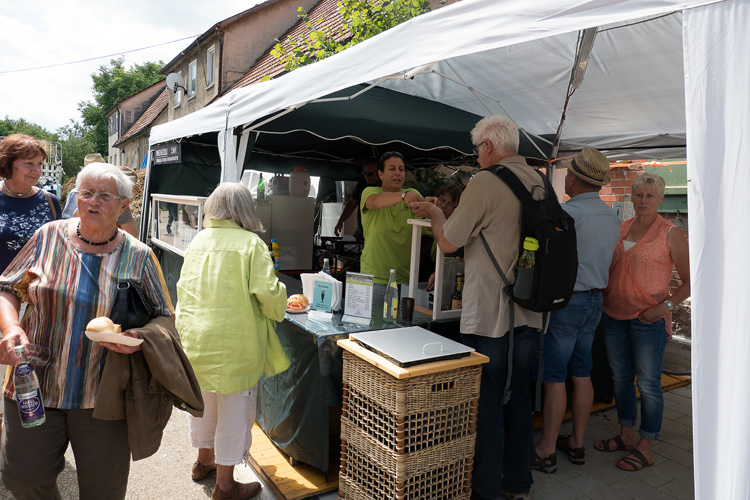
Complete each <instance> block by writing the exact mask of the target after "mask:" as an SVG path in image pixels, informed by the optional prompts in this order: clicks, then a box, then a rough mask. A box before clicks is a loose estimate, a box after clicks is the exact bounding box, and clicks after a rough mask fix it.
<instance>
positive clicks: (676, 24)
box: [144, 0, 750, 498]
mask: <svg viewBox="0 0 750 500" xmlns="http://www.w3.org/2000/svg"><path fill="white" fill-rule="evenodd" d="M748 20H750V4H749V3H748V2H747V0H724V1H721V0H683V1H677V0H658V1H657V0H627V1H626V0H617V1H606V0H593V1H589V2H584V3H581V2H578V1H574V0H543V1H539V2H536V3H535V4H534V8H533V9H529V8H528V6H527V5H526V4H522V3H517V2H497V1H495V0H465V1H463V2H458V3H456V4H453V5H451V6H448V7H445V8H442V9H439V10H438V11H435V12H433V13H430V14H427V15H424V16H420V17H418V18H415V19H412V20H411V21H409V22H406V23H404V24H402V25H400V26H397V27H396V28H393V29H391V30H388V31H387V32H385V33H383V34H381V35H379V36H377V37H374V38H372V39H370V40H367V41H365V42H363V43H361V44H360V45H357V46H355V47H353V48H351V49H349V50H346V51H343V52H341V53H340V54H337V55H335V56H333V57H331V58H329V59H327V60H324V61H322V62H320V63H316V64H314V65H311V66H308V67H305V68H301V69H299V70H296V71H294V72H293V73H290V74H289V75H286V76H283V77H281V78H279V79H277V80H272V81H268V82H263V83H260V84H257V85H253V86H251V87H247V88H243V89H238V90H236V91H234V92H232V93H231V94H229V95H227V96H225V97H224V98H222V99H220V100H219V101H218V102H217V103H216V105H217V106H213V105H212V106H209V107H207V108H205V109H204V110H201V111H198V112H196V113H193V114H192V115H189V116H186V117H184V118H182V119H180V120H176V121H174V122H170V123H167V124H164V125H160V126H158V127H155V128H154V129H153V130H152V134H151V138H150V142H151V144H154V145H156V144H160V143H163V142H165V141H170V140H177V139H181V138H185V137H189V136H192V137H198V136H200V135H202V134H212V135H213V137H212V139H213V143H212V144H213V146H214V148H215V149H216V150H218V155H219V157H220V158H221V160H222V161H221V165H220V169H221V176H220V178H221V179H229V180H236V179H238V178H239V174H240V171H239V170H241V167H242V166H243V165H244V162H245V158H246V156H247V152H248V146H249V145H250V144H251V142H252V140H254V137H255V136H256V135H257V134H254V132H256V129H258V128H259V127H261V126H263V125H264V123H265V122H267V121H268V119H270V118H273V117H274V116H276V115H278V116H283V115H287V114H290V113H293V112H294V111H295V110H298V109H300V108H301V107H304V105H305V104H307V103H311V102H313V101H316V100H319V99H322V98H325V96H328V95H331V94H332V93H334V92H338V91H341V90H343V89H348V88H352V87H354V86H356V85H361V84H366V85H367V86H368V87H375V86H378V87H383V88H387V89H389V90H394V91H397V92H401V93H403V94H406V95H410V96H416V97H420V98H422V99H428V100H431V101H437V102H440V103H443V104H446V105H448V106H451V107H454V108H457V109H461V110H464V111H466V112H469V113H474V114H477V115H487V114H491V113H502V114H505V115H507V116H510V117H511V118H512V119H514V120H515V121H516V122H517V123H518V124H519V125H520V127H521V128H522V129H523V130H524V131H526V133H528V134H529V135H531V136H533V137H541V136H543V135H544V134H552V135H553V137H554V138H553V140H552V141H551V142H552V145H553V155H552V156H553V157H556V156H559V155H565V156H567V155H569V153H570V152H572V151H578V150H580V148H581V147H583V146H585V145H589V146H594V147H596V148H598V149H600V150H603V151H605V152H606V153H607V154H608V156H610V158H617V157H622V158H626V157H629V158H633V157H635V158H639V159H641V158H657V159H658V158H663V157H676V156H677V157H680V156H681V157H684V156H687V157H688V158H689V171H688V179H689V182H688V201H689V211H690V220H691V234H690V236H691V237H690V250H691V252H690V253H691V256H692V262H693V266H692V280H691V281H692V283H693V299H694V305H695V307H694V309H693V313H694V316H693V320H694V323H693V327H694V328H693V330H694V337H693V339H694V341H695V342H696V349H694V350H693V352H694V353H696V357H695V358H694V360H693V375H694V379H693V380H694V385H693V391H694V398H693V401H695V402H696V405H697V406H696V412H695V425H694V435H695V442H696V445H695V451H696V453H695V456H696V497H697V498H723V497H728V496H731V495H732V493H733V492H736V491H746V490H748V484H749V483H748V479H746V475H744V474H742V473H741V471H740V468H741V467H742V464H743V463H744V461H743V460H742V456H743V453H744V451H743V450H744V447H743V446H742V443H744V442H745V441H747V439H746V431H742V432H740V436H737V435H736V434H732V433H725V434H724V435H717V434H716V432H715V429H717V428H728V429H740V430H741V429H743V428H744V427H743V426H742V425H741V424H740V423H739V421H738V420H737V419H740V418H744V415H746V414H747V412H746V411H745V410H747V408H746V406H747V403H745V402H744V400H742V398H736V391H738V390H740V387H739V386H738V384H741V383H742V381H744V380H745V379H746V378H747V375H748V371H750V368H748V367H747V364H746V363H744V361H743V360H744V359H745V358H746V354H747V352H748V351H750V340H747V339H746V338H744V337H742V336H740V337H737V336H736V335H734V332H736V331H737V330H739V331H744V330H746V329H747V328H746V327H747V324H748V323H750V312H748V309H747V308H746V307H744V303H745V302H746V300H745V294H744V293H741V287H740V293H738V287H737V283H742V282H744V281H747V278H749V277H750V264H749V263H748V262H747V259H744V258H743V255H741V252H743V251H744V249H745V248H747V241H746V239H747V237H746V235H745V232H743V231H737V230H736V224H729V223H727V222H725V221H732V220H737V218H738V217H739V220H742V215H744V214H746V213H748V212H749V211H750V208H749V205H750V198H748V197H747V196H746V194H745V189H744V188H745V187H746V186H748V185H750V178H749V176H750V173H748V170H747V169H746V168H744V164H745V162H744V158H743V156H742V152H744V151H747V150H748V139H747V137H746V135H743V134H742V133H741V131H743V130H747V129H748V128H750V99H749V98H748V96H747V92H746V82H747V81H748V80H750V62H749V60H748V58H747V57H746V54H745V52H746V48H747V47H748V45H750V41H748V37H750V35H749V34H748V32H747V30H746V29H745V28H746V26H747V24H748ZM352 96H353V94H352ZM355 100H356V97H355V98H352V99H351V101H355ZM271 121H272V120H271ZM383 126H384V127H387V126H388V123H384V124H383ZM235 133H237V134H238V135H235ZM394 140H397V138H395V139H394ZM465 152H466V153H468V151H465ZM238 165H239V166H240V167H238ZM144 237H145V235H144ZM730 264H731V265H730ZM737 311H740V312H739V313H738V312H737ZM727 325H729V327H726V326H727ZM725 327H726V328H725ZM701 332H704V333H706V335H701ZM709 332H710V333H711V335H708V333H709ZM743 374H744V375H743Z"/></svg>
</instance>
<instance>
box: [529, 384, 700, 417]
mask: <svg viewBox="0 0 750 500" xmlns="http://www.w3.org/2000/svg"><path fill="white" fill-rule="evenodd" d="M689 383H690V377H685V376H680V375H667V374H666V373H662V374H661V390H662V391H663V392H666V391H671V390H672V389H677V388H678V387H682V386H685V385H688V384H689ZM635 391H636V394H637V395H638V397H640V393H639V392H638V388H637V387H636V390H635ZM614 406H615V402H614V400H611V401H609V402H607V401H594V406H592V407H591V413H594V412H597V411H601V410H607V409H609V408H612V407H614ZM571 418H573V414H572V413H571V412H570V410H567V411H566V412H565V417H564V418H563V420H569V419H571ZM542 424H543V420H542V412H540V411H538V412H536V413H534V429H536V430H539V429H541V428H542Z"/></svg>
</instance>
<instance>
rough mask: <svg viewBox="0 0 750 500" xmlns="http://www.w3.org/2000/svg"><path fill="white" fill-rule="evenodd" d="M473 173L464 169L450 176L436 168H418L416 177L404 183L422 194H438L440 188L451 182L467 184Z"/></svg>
mask: <svg viewBox="0 0 750 500" xmlns="http://www.w3.org/2000/svg"><path fill="white" fill-rule="evenodd" d="M470 178H471V174H470V173H468V172H465V171H463V170H458V171H456V172H455V173H454V174H453V175H451V176H448V175H445V174H444V173H442V172H440V171H439V170H437V169H435V168H418V169H416V170H415V171H414V179H413V180H412V179H410V180H408V181H406V182H405V183H404V187H408V188H414V189H416V190H417V191H419V192H420V193H421V194H422V196H437V193H438V191H440V189H441V188H442V187H443V186H445V185H447V184H451V183H455V184H461V185H466V182H468V179H470Z"/></svg>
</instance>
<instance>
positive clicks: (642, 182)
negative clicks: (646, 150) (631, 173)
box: [630, 172, 667, 196]
mask: <svg viewBox="0 0 750 500" xmlns="http://www.w3.org/2000/svg"><path fill="white" fill-rule="evenodd" d="M646 186H648V187H651V188H653V189H655V190H656V192H658V193H659V196H664V192H665V191H666V187H667V183H666V182H664V178H663V177H662V176H661V175H657V174H652V173H651V172H645V173H643V174H641V175H639V176H638V177H636V178H635V180H634V181H633V185H632V186H630V192H631V193H632V192H633V191H635V189H636V188H639V187H646Z"/></svg>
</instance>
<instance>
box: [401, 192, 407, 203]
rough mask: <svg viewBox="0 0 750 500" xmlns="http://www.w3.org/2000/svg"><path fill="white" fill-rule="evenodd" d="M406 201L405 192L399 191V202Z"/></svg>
mask: <svg viewBox="0 0 750 500" xmlns="http://www.w3.org/2000/svg"><path fill="white" fill-rule="evenodd" d="M405 199H406V191H401V201H404V200H405Z"/></svg>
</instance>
